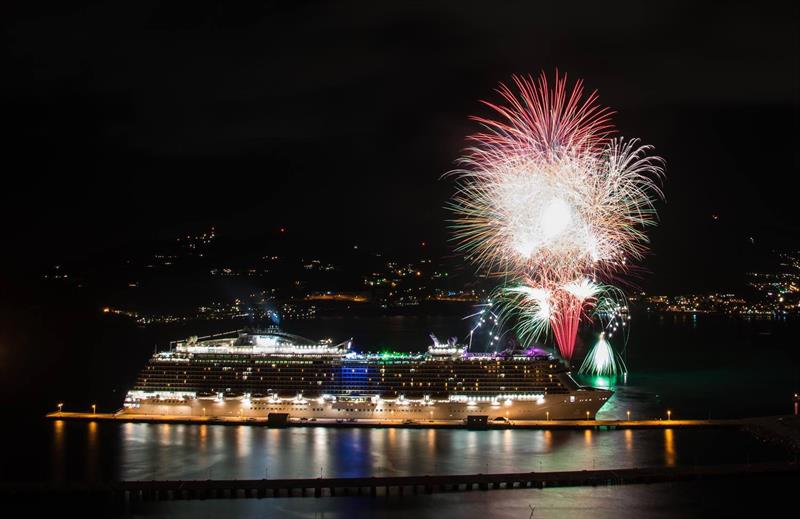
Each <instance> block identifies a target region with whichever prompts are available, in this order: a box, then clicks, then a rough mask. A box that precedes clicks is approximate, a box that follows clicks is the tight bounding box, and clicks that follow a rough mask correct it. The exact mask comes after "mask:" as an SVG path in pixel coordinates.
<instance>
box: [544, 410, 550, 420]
mask: <svg viewBox="0 0 800 519" xmlns="http://www.w3.org/2000/svg"><path fill="white" fill-rule="evenodd" d="M545 414H546V415H547V421H548V422H549V421H550V411H546V412H545Z"/></svg>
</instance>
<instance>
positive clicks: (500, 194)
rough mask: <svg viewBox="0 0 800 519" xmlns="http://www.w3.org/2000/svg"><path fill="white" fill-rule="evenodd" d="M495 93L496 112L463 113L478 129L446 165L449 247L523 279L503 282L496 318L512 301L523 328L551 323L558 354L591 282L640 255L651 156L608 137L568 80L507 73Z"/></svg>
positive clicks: (651, 217)
mask: <svg viewBox="0 0 800 519" xmlns="http://www.w3.org/2000/svg"><path fill="white" fill-rule="evenodd" d="M497 92H498V93H499V94H500V97H501V99H502V103H500V104H495V103H490V102H485V101H484V104H485V105H486V106H488V107H489V108H490V109H491V110H492V111H493V112H495V115H496V116H497V118H496V119H491V118H483V117H473V120H475V121H477V122H478V123H480V124H481V125H482V127H483V131H481V132H479V133H476V134H475V135H473V136H472V137H470V142H471V147H469V148H468V149H467V151H466V153H465V155H464V156H463V157H462V158H461V159H460V165H461V166H462V167H461V169H459V170H457V171H455V172H453V174H454V175H456V176H457V188H456V194H455V195H454V197H453V199H452V200H451V203H450V204H449V207H450V209H451V210H452V212H453V214H454V218H453V220H452V224H453V228H454V231H455V240H456V242H457V249H458V250H459V251H460V252H463V253H464V254H465V255H466V256H467V257H469V258H470V259H471V260H472V261H473V262H475V264H476V265H477V266H478V268H479V269H480V270H482V271H483V272H485V273H487V274H489V275H500V276H505V277H506V278H507V279H508V278H510V279H524V282H523V283H522V284H519V285H516V286H512V287H511V288H509V289H507V290H505V296H506V298H505V300H506V301H507V302H510V303H509V304H507V305H506V310H505V311H504V312H503V313H504V315H506V316H508V315H509V314H511V313H515V312H514V311H513V310H509V308H511V309H514V308H516V313H517V320H518V321H520V322H527V323H528V324H527V325H523V328H525V329H527V330H528V331H529V332H530V333H532V334H533V335H534V336H539V335H541V334H542V333H544V332H546V331H547V330H548V329H550V328H552V330H553V332H554V335H555V337H556V340H557V342H558V344H559V347H560V349H561V353H562V355H563V356H564V357H565V358H567V359H569V358H570V357H571V355H572V349H573V347H574V342H575V334H576V333H577V328H578V322H579V320H580V318H581V315H583V314H584V311H583V310H584V306H585V304H586V303H587V301H588V302H591V301H593V300H594V297H595V296H596V295H597V290H599V288H598V287H600V285H599V284H598V283H597V281H596V280H598V279H605V280H610V279H613V278H614V276H616V275H617V274H618V273H620V272H625V271H626V269H627V266H628V263H629V262H630V261H631V260H638V259H641V257H642V256H643V254H644V253H645V251H646V247H647V243H648V240H647V236H646V234H645V232H644V231H645V229H646V228H647V227H649V226H651V225H654V224H655V223H656V220H657V215H656V212H655V210H654V207H653V202H654V201H655V200H657V199H660V198H662V196H663V195H662V192H661V190H660V188H659V182H660V179H661V177H662V175H663V169H662V161H661V159H660V158H658V157H653V156H650V155H649V152H650V151H651V147H650V146H647V145H642V144H640V143H639V141H638V140H637V139H632V140H627V141H626V140H623V139H615V138H612V137H611V134H612V133H613V131H614V129H613V126H612V124H611V115H612V114H613V113H612V112H611V111H610V110H609V109H607V108H604V107H602V106H600V104H599V103H598V99H597V94H596V92H592V93H591V94H589V95H584V91H583V85H582V83H581V82H580V81H578V82H576V83H575V85H574V86H573V87H572V88H571V89H569V88H568V82H567V78H566V76H559V75H558V72H556V77H555V82H554V84H553V86H552V87H551V86H550V85H549V84H548V81H547V78H546V76H545V75H544V74H542V75H540V76H539V78H538V80H535V79H533V78H531V77H518V76H515V77H514V78H513V88H512V87H509V86H506V85H502V84H501V85H500V87H499V88H498V89H497ZM590 280H591V281H590ZM501 291H502V290H501Z"/></svg>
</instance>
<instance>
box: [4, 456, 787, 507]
mask: <svg viewBox="0 0 800 519" xmlns="http://www.w3.org/2000/svg"><path fill="white" fill-rule="evenodd" d="M780 475H784V476H798V475H800V465H798V464H797V463H794V462H783V463H778V462H776V463H755V464H746V465H741V464H731V465H709V466H686V467H655V468H633V469H617V470H581V471H568V472H521V473H498V474H464V475H439V476H389V477H360V478H318V479H260V480H205V481H202V480H192V481H119V482H107V483H97V484H94V485H90V484H63V485H59V486H52V485H47V484H40V485H29V486H20V485H14V486H8V485H5V486H0V495H2V496H4V497H6V498H11V499H14V500H21V501H26V500H31V499H36V498H41V497H49V498H53V499H60V498H62V497H68V498H77V499H83V500H91V501H96V502H98V503H107V504H113V503H117V504H121V505H124V504H125V503H134V502H142V501H168V500H182V499H223V498H224V499H236V498H239V499H242V498H281V497H282V498H287V497H329V496H357V495H362V496H372V497H378V496H403V495H415V494H433V493H439V492H470V491H489V490H510V489H523V488H528V489H532V488H538V489H542V488H550V487H568V486H599V485H627V484H642V483H663V482H672V481H696V480H708V479H722V478H736V477H745V476H746V477H758V476H780Z"/></svg>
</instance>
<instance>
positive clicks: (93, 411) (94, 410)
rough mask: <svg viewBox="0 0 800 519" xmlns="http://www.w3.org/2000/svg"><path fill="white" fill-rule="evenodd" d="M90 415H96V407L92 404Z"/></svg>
mask: <svg viewBox="0 0 800 519" xmlns="http://www.w3.org/2000/svg"><path fill="white" fill-rule="evenodd" d="M92 414H97V406H96V405H95V404H92Z"/></svg>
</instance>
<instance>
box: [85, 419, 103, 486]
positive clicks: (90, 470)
mask: <svg viewBox="0 0 800 519" xmlns="http://www.w3.org/2000/svg"><path fill="white" fill-rule="evenodd" d="M97 429H98V427H97V422H89V423H88V424H87V433H86V475H85V478H86V480H87V481H97V480H98V479H99V478H98V467H97V457H98V455H99V453H100V446H99V440H98V430H97Z"/></svg>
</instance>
